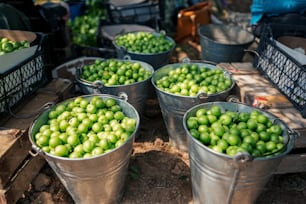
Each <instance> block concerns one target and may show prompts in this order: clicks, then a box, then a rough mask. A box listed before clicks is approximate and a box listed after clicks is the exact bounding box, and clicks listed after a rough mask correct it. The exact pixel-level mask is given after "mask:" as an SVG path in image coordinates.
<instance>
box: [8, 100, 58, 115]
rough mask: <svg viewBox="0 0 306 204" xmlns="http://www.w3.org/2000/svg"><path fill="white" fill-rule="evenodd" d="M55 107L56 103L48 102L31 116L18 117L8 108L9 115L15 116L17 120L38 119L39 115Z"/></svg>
mask: <svg viewBox="0 0 306 204" xmlns="http://www.w3.org/2000/svg"><path fill="white" fill-rule="evenodd" d="M54 105H55V102H47V103H45V104H44V105H42V106H41V107H40V108H38V109H37V110H36V111H34V112H33V113H31V114H29V115H16V114H15V113H13V112H12V110H11V108H8V110H9V114H10V115H11V116H13V117H14V118H17V119H27V118H32V117H34V116H36V117H37V115H38V114H39V113H41V112H42V111H44V110H46V109H48V108H50V107H52V106H54Z"/></svg>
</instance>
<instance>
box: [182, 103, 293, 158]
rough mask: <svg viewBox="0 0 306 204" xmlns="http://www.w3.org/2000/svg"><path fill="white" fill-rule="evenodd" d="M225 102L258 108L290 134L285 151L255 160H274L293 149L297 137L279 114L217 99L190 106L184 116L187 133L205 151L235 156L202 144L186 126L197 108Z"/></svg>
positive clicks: (243, 105)
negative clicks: (188, 118)
mask: <svg viewBox="0 0 306 204" xmlns="http://www.w3.org/2000/svg"><path fill="white" fill-rule="evenodd" d="M224 104H228V105H233V106H237V109H238V106H242V107H247V108H249V109H252V110H258V111H259V112H261V113H263V114H265V115H266V116H268V117H269V118H270V119H274V122H273V123H275V121H279V123H281V124H282V126H283V127H284V128H285V131H284V130H283V136H284V134H285V132H287V133H286V134H287V136H288V143H287V148H286V150H285V151H283V152H281V153H280V154H277V155H270V156H265V157H264V156H262V157H252V160H255V161H262V160H272V159H278V158H280V157H283V156H285V155H287V154H288V153H289V152H290V151H291V150H292V149H293V146H294V142H295V137H294V135H292V134H290V133H289V131H290V128H289V126H288V125H287V124H286V123H285V122H284V121H283V120H282V119H280V118H278V117H277V116H275V115H274V114H272V113H270V112H268V111H266V110H263V109H259V108H256V107H252V106H249V105H247V104H242V103H235V102H224V101H215V102H205V103H201V104H198V105H195V106H193V107H191V108H189V109H188V110H187V111H186V112H185V114H184V116H183V127H184V129H185V131H186V133H187V136H188V138H189V139H191V141H192V142H194V143H196V144H197V145H199V147H201V148H202V149H205V151H208V152H210V153H212V154H214V155H217V156H220V157H223V158H226V159H231V160H233V159H234V157H232V156H229V155H227V154H225V153H219V152H217V151H214V150H212V149H210V148H209V147H208V146H206V145H204V144H202V143H201V142H200V141H199V140H198V139H196V138H194V137H193V136H192V135H191V134H190V132H189V131H188V128H187V126H186V121H187V117H188V115H189V114H190V113H191V112H192V111H195V110H197V109H198V108H201V107H204V106H212V105H221V106H222V105H224ZM190 145H191V142H190Z"/></svg>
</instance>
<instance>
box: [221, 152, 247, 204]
mask: <svg viewBox="0 0 306 204" xmlns="http://www.w3.org/2000/svg"><path fill="white" fill-rule="evenodd" d="M251 161H253V157H252V156H251V155H250V154H249V153H247V152H238V153H237V154H236V155H235V156H234V158H233V166H234V168H235V171H234V176H233V180H232V183H231V186H230V189H229V192H228V196H227V199H226V204H230V203H231V202H232V198H233V195H234V191H235V188H236V185H237V181H238V177H239V174H240V170H241V169H243V168H245V167H246V166H247V165H248V163H249V162H251Z"/></svg>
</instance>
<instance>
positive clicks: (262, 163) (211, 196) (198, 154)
mask: <svg viewBox="0 0 306 204" xmlns="http://www.w3.org/2000/svg"><path fill="white" fill-rule="evenodd" d="M213 105H218V106H220V107H222V109H223V110H228V111H234V112H242V111H243V112H251V111H252V110H254V108H252V107H250V106H247V105H243V104H238V103H232V102H211V103H204V104H199V105H197V106H195V107H192V108H191V109H189V110H188V111H187V112H186V113H185V115H184V128H185V130H186V132H187V134H188V138H189V140H190V143H189V145H190V146H189V158H190V169H191V180H192V192H193V200H194V203H195V204H197V203H201V204H205V203H209V204H219V203H225V204H236V203H237V204H238V203H239V204H240V203H254V202H255V201H256V199H257V197H258V195H259V194H260V193H261V190H262V189H263V187H264V186H265V184H266V183H267V181H268V180H269V179H270V177H271V175H272V174H273V172H274V171H275V170H276V168H277V167H278V164H279V163H280V161H281V159H282V158H283V157H284V156H285V155H286V154H288V153H289V152H290V151H291V149H292V148H293V145H294V134H292V133H293V132H290V131H289V129H288V127H287V126H286V124H285V123H283V122H282V121H281V120H280V119H278V118H276V117H275V116H273V115H271V114H270V113H268V112H265V111H261V110H259V111H261V112H262V113H263V114H264V115H266V116H268V117H269V118H270V119H271V120H272V121H273V122H274V123H275V124H279V125H281V127H282V129H283V130H285V131H283V132H284V133H283V138H284V141H287V146H286V149H285V150H284V151H283V152H282V153H280V154H278V155H275V156H271V155H270V156H267V157H256V158H253V157H251V156H250V155H249V154H244V153H241V154H239V153H238V154H237V155H236V156H234V157H230V156H228V155H226V154H222V153H217V152H216V151H213V150H211V149H210V148H209V147H207V146H205V145H203V144H202V143H201V142H200V141H198V140H197V139H195V138H194V137H192V135H191V134H190V133H189V131H188V129H187V127H186V120H187V118H189V117H190V116H195V113H196V111H197V110H199V109H200V108H205V109H209V108H210V107H211V106H213Z"/></svg>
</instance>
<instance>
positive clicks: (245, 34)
mask: <svg viewBox="0 0 306 204" xmlns="http://www.w3.org/2000/svg"><path fill="white" fill-rule="evenodd" d="M198 34H199V36H200V45H201V56H202V59H203V60H206V61H211V62H215V63H220V62H241V61H242V58H243V56H244V54H245V52H244V50H245V49H247V48H248V47H249V46H250V45H251V44H252V43H253V41H254V38H255V37H254V35H253V34H252V33H250V32H249V31H247V30H243V29H242V28H240V27H238V26H233V25H219V24H209V25H203V26H200V27H199V28H198Z"/></svg>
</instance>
